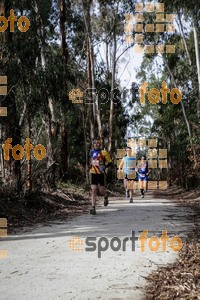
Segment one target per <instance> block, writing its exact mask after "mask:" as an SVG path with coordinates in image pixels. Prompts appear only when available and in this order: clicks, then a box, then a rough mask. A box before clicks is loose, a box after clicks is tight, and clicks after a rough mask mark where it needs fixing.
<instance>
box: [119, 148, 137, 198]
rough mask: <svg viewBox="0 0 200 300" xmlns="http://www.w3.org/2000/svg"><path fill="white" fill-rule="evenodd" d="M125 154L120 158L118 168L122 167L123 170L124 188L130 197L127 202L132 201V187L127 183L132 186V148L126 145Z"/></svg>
mask: <svg viewBox="0 0 200 300" xmlns="http://www.w3.org/2000/svg"><path fill="white" fill-rule="evenodd" d="M126 153H127V155H126V156H125V157H124V158H123V159H122V161H121V163H120V165H119V170H121V169H123V172H124V188H125V191H126V197H127V198H128V197H130V201H129V203H133V190H134V188H132V189H130V188H129V187H128V185H129V184H130V185H131V186H132V187H133V186H134V180H133V178H132V177H133V176H134V174H135V167H134V161H135V157H133V156H132V149H131V147H126Z"/></svg>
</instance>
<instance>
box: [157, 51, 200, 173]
mask: <svg viewBox="0 0 200 300" xmlns="http://www.w3.org/2000/svg"><path fill="white" fill-rule="evenodd" d="M163 59H164V62H165V65H166V67H167V69H168V72H169V74H170V76H171V79H172V82H173V84H174V86H175V87H177V85H176V81H175V79H174V75H173V73H172V71H171V70H170V67H169V65H168V62H167V60H166V59H165V57H164V56H163ZM181 108H182V112H183V117H184V120H185V124H186V127H187V131H188V135H189V140H190V145H191V149H192V152H193V156H194V167H195V166H196V164H197V160H196V150H195V147H194V144H193V141H192V132H191V128H190V123H189V121H188V118H187V115H186V112H185V106H184V104H183V101H182V100H181Z"/></svg>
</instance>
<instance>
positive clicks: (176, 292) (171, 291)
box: [146, 191, 200, 300]
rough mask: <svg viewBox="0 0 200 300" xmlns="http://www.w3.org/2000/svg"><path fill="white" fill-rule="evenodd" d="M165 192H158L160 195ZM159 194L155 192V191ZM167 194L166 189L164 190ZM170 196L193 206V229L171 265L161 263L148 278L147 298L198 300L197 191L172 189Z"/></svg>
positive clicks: (199, 253)
mask: <svg viewBox="0 0 200 300" xmlns="http://www.w3.org/2000/svg"><path fill="white" fill-rule="evenodd" d="M160 194H162V195H163V196H164V193H160V191H159V196H160ZM156 196H158V192H157V193H156ZM167 197H168V198H169V191H168V194H167ZM171 197H172V198H173V199H174V200H176V202H178V203H179V204H180V205H184V206H188V207H191V208H193V209H194V212H195V215H194V216H193V218H194V220H193V221H194V224H195V230H194V232H193V234H191V235H190V236H188V238H187V240H186V242H185V243H184V244H183V248H182V249H181V250H180V252H179V259H178V260H177V261H176V262H175V263H174V264H171V265H168V266H166V267H160V268H159V269H158V270H157V271H155V272H153V273H151V274H150V276H149V277H148V278H147V280H148V282H149V283H148V285H147V287H146V299H147V300H177V299H179V300H199V299H200V239H199V223H198V221H199V208H200V201H199V193H196V194H194V193H193V194H191V192H190V193H187V192H185V193H184V192H182V191H179V192H178V193H177V191H176V192H174V193H173V192H172V193H171Z"/></svg>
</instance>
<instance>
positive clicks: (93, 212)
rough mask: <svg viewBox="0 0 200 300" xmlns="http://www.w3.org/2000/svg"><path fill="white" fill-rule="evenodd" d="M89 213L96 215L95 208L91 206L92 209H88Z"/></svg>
mask: <svg viewBox="0 0 200 300" xmlns="http://www.w3.org/2000/svg"><path fill="white" fill-rule="evenodd" d="M90 214H91V215H96V214H97V213H96V209H95V208H94V207H93V208H92V209H90Z"/></svg>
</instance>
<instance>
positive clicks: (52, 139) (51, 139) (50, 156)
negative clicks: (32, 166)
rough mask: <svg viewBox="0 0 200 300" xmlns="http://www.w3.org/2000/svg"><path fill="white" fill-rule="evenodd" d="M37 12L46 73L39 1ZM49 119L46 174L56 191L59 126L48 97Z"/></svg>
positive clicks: (48, 182)
mask: <svg viewBox="0 0 200 300" xmlns="http://www.w3.org/2000/svg"><path fill="white" fill-rule="evenodd" d="M35 12H36V18H37V24H38V28H37V34H38V42H39V47H40V58H41V65H42V68H43V70H44V71H46V59H45V54H44V53H45V51H44V44H45V38H44V30H45V29H44V26H43V22H42V18H41V16H40V12H39V9H38V5H37V1H35ZM46 117H47V124H46V133H47V137H48V140H47V172H46V183H47V187H48V188H50V189H51V188H52V189H54V188H55V187H56V184H55V177H56V176H55V175H56V174H55V173H56V153H55V146H56V143H57V138H58V136H57V135H58V125H57V122H56V119H55V113H54V103H53V100H52V98H50V97H48V113H47V115H46Z"/></svg>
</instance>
